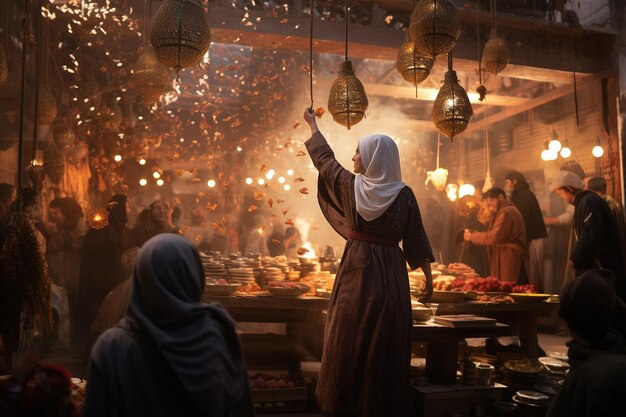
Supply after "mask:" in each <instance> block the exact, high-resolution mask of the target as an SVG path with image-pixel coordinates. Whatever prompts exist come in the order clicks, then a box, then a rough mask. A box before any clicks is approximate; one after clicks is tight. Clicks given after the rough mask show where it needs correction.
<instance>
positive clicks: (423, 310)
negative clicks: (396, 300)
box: [411, 300, 433, 323]
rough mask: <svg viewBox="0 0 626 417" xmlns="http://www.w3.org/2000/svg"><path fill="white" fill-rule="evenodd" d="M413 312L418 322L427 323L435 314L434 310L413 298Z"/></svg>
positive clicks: (414, 318)
mask: <svg viewBox="0 0 626 417" xmlns="http://www.w3.org/2000/svg"><path fill="white" fill-rule="evenodd" d="M411 313H412V315H413V320H414V321H416V322H418V323H426V322H427V321H428V320H430V318H431V317H432V316H433V310H432V309H431V308H430V307H428V306H427V305H424V304H422V303H420V302H419V301H417V300H411Z"/></svg>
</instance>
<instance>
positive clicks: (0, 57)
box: [0, 42, 9, 85]
mask: <svg viewBox="0 0 626 417" xmlns="http://www.w3.org/2000/svg"><path fill="white" fill-rule="evenodd" d="M8 79H9V67H8V66H7V54H6V52H5V50H4V44H3V43H2V42H0V85H2V84H4V83H5V82H7V80H8Z"/></svg>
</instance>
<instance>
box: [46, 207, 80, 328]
mask: <svg viewBox="0 0 626 417" xmlns="http://www.w3.org/2000/svg"><path fill="white" fill-rule="evenodd" d="M49 213H50V216H49V218H50V221H51V222H52V224H51V225H50V226H49V227H47V228H46V232H47V233H44V235H45V237H46V246H47V260H48V268H49V271H50V277H51V278H52V281H53V282H54V283H55V284H56V285H59V286H60V287H62V288H63V289H64V290H65V292H66V294H67V298H68V302H69V309H70V327H71V329H72V330H71V334H72V339H75V337H74V336H75V325H74V323H75V321H76V320H77V319H78V300H79V296H78V280H79V275H80V258H81V249H82V246H83V239H84V237H85V234H86V233H87V225H86V223H85V217H84V216H83V210H82V208H81V207H80V205H79V204H78V203H77V202H76V200H74V199H72V198H68V197H64V198H56V199H54V200H52V201H51V202H50V211H49Z"/></svg>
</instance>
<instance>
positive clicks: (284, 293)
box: [265, 281, 311, 297]
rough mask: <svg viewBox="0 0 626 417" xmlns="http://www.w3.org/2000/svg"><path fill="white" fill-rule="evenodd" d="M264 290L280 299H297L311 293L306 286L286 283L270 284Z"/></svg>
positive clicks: (276, 282)
mask: <svg viewBox="0 0 626 417" xmlns="http://www.w3.org/2000/svg"><path fill="white" fill-rule="evenodd" d="M265 289H266V290H268V291H269V292H271V293H272V294H274V295H276V296H280V297H298V296H300V295H302V294H306V293H307V292H309V291H311V287H309V286H308V285H306V284H303V283H301V282H288V281H274V282H270V283H269V285H268V286H267V287H265Z"/></svg>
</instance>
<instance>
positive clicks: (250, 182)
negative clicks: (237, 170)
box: [246, 177, 253, 185]
mask: <svg viewBox="0 0 626 417" xmlns="http://www.w3.org/2000/svg"><path fill="white" fill-rule="evenodd" d="M252 182H253V181H252V178H250V177H248V178H246V184H248V185H251V184H252Z"/></svg>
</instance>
